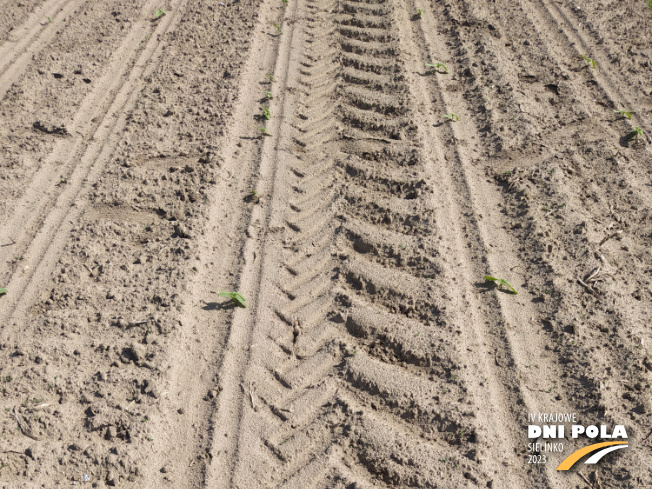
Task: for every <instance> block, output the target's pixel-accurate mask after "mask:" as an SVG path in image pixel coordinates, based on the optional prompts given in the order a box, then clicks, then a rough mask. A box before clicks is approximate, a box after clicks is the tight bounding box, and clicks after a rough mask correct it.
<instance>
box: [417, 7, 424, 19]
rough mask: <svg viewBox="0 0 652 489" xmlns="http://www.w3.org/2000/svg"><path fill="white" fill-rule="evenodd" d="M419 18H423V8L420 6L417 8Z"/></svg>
mask: <svg viewBox="0 0 652 489" xmlns="http://www.w3.org/2000/svg"><path fill="white" fill-rule="evenodd" d="M417 18H418V19H422V18H423V10H421V9H420V8H418V9H417Z"/></svg>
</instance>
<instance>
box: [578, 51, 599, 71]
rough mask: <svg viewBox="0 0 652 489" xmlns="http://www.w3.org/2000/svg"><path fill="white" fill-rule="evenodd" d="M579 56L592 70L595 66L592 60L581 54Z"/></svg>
mask: <svg viewBox="0 0 652 489" xmlns="http://www.w3.org/2000/svg"><path fill="white" fill-rule="evenodd" d="M580 56H581V58H582V59H583V60H584V61H586V62H587V63H588V64H590V65H591V67H592V68H595V67H596V66H597V64H596V62H595V60H594V59H592V58H589V57H588V56H584V55H583V54H580Z"/></svg>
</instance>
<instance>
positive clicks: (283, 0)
mask: <svg viewBox="0 0 652 489" xmlns="http://www.w3.org/2000/svg"><path fill="white" fill-rule="evenodd" d="M281 1H282V2H283V3H288V0H281ZM650 1H651V2H652V0H650Z"/></svg>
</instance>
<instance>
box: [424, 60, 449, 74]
mask: <svg viewBox="0 0 652 489" xmlns="http://www.w3.org/2000/svg"><path fill="white" fill-rule="evenodd" d="M426 68H433V69H432V70H428V71H435V72H437V73H446V74H448V73H449V72H448V68H446V65H445V64H444V63H439V62H435V63H426ZM442 70H444V71H442Z"/></svg>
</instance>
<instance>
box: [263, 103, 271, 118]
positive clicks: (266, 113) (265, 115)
mask: <svg viewBox="0 0 652 489" xmlns="http://www.w3.org/2000/svg"><path fill="white" fill-rule="evenodd" d="M260 108H261V109H263V117H264V118H265V120H266V121H268V120H269V119H270V118H271V115H270V113H269V109H268V108H267V107H265V106H264V105H262V106H261V107H260Z"/></svg>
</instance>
